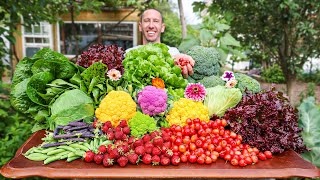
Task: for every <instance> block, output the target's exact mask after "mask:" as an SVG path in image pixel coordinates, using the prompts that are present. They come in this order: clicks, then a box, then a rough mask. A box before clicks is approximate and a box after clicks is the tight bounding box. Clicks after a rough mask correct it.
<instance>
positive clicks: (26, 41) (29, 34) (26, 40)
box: [22, 22, 53, 57]
mask: <svg viewBox="0 0 320 180" xmlns="http://www.w3.org/2000/svg"><path fill="white" fill-rule="evenodd" d="M22 34H23V40H22V41H23V55H24V56H27V57H31V56H33V55H34V54H35V53H36V52H37V51H39V50H40V49H42V48H45V47H47V48H51V49H52V48H53V42H52V26H51V25H50V24H49V23H47V22H41V23H40V24H39V25H32V26H31V27H30V28H27V27H22Z"/></svg>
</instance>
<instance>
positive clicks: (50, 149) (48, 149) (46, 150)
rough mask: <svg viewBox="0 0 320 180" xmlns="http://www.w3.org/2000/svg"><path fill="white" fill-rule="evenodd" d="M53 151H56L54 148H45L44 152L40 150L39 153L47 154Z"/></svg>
mask: <svg viewBox="0 0 320 180" xmlns="http://www.w3.org/2000/svg"><path fill="white" fill-rule="evenodd" d="M55 149H57V148H56V147H48V148H45V149H44V150H42V151H41V153H43V154H47V153H48V152H50V151H53V150H55Z"/></svg>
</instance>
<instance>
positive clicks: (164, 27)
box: [161, 23, 166, 33]
mask: <svg viewBox="0 0 320 180" xmlns="http://www.w3.org/2000/svg"><path fill="white" fill-rule="evenodd" d="M165 29H166V25H165V24H164V23H162V26H161V33H163V32H164V30H165Z"/></svg>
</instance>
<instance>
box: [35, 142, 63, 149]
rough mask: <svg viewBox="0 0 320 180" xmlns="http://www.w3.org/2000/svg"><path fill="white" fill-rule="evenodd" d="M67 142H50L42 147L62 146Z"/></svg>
mask: <svg viewBox="0 0 320 180" xmlns="http://www.w3.org/2000/svg"><path fill="white" fill-rule="evenodd" d="M64 144H67V143H66V142H56V143H48V144H44V145H42V146H41V147H43V148H48V147H55V146H60V145H64Z"/></svg>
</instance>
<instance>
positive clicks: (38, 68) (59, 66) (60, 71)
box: [32, 59, 78, 79]
mask: <svg viewBox="0 0 320 180" xmlns="http://www.w3.org/2000/svg"><path fill="white" fill-rule="evenodd" d="M47 71H48V72H51V74H53V75H54V77H56V78H57V79H69V78H71V77H72V76H73V75H74V74H75V73H76V72H77V71H78V69H77V68H76V67H75V65H74V64H73V63H72V62H70V61H61V60H59V59H40V60H38V61H36V62H35V63H34V64H33V66H32V72H33V74H37V73H39V72H47Z"/></svg>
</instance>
